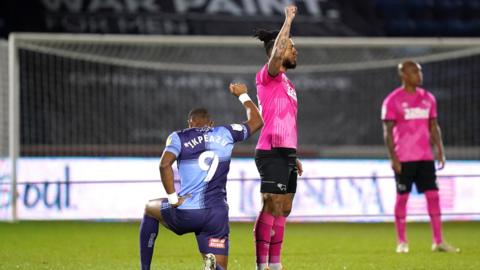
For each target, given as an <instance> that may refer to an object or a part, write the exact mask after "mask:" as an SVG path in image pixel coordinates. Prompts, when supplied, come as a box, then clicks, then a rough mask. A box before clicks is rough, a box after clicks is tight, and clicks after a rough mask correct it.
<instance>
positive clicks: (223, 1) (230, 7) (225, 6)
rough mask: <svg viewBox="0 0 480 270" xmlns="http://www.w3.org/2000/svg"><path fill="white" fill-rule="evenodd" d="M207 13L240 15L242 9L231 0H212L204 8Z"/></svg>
mask: <svg viewBox="0 0 480 270" xmlns="http://www.w3.org/2000/svg"><path fill="white" fill-rule="evenodd" d="M205 11H206V12H207V13H210V14H212V13H213V14H215V13H226V12H228V13H231V14H233V15H237V16H240V15H242V13H243V12H242V9H241V8H240V7H239V6H238V5H237V4H235V2H234V1H231V0H212V1H211V3H210V5H208V7H207V9H206V10H205Z"/></svg>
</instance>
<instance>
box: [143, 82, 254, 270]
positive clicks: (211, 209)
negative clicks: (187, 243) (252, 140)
mask: <svg viewBox="0 0 480 270" xmlns="http://www.w3.org/2000/svg"><path fill="white" fill-rule="evenodd" d="M230 92H231V93H232V94H233V95H235V96H237V97H238V98H239V100H240V101H241V102H242V103H243V106H244V107H245V110H246V112H247V118H248V120H247V121H246V122H245V123H243V124H232V125H226V126H215V127H214V126H213V121H211V119H210V116H209V115H208V112H207V110H205V109H195V110H192V111H191V112H190V114H189V116H188V126H189V128H188V129H184V130H182V131H176V132H173V133H172V134H171V135H170V136H169V137H168V139H167V143H166V147H165V150H164V152H163V155H162V158H161V161H160V176H161V180H162V183H163V186H164V188H165V191H166V192H167V194H168V199H156V200H151V201H149V202H148V204H147V205H146V207H145V214H144V217H143V220H142V223H141V226H140V257H141V265H142V270H147V269H150V264H151V261H152V255H153V247H154V244H155V239H156V237H157V233H158V224H159V223H161V224H162V225H163V226H165V227H166V228H167V229H169V230H171V231H173V232H175V233H176V234H178V235H182V234H185V233H195V235H196V238H197V244H198V248H199V250H200V253H201V254H202V256H203V257H204V269H205V270H207V269H227V262H228V249H229V238H228V236H229V224H228V205H227V200H226V196H227V194H226V182H227V174H228V171H229V167H230V158H231V153H232V149H233V146H234V144H235V143H236V142H239V141H243V140H246V139H247V138H248V137H249V136H250V135H251V134H253V133H255V132H256V131H257V130H259V129H260V128H261V127H262V126H263V120H262V117H261V115H260V112H259V111H258V108H257V107H256V106H255V104H254V103H253V102H252V101H251V100H250V98H249V97H248V94H247V87H246V86H245V85H243V84H231V85H230ZM175 161H177V166H178V171H179V175H180V182H181V190H180V191H179V192H178V195H177V193H176V192H175V187H174V181H173V169H172V165H173V163H174V162H175Z"/></svg>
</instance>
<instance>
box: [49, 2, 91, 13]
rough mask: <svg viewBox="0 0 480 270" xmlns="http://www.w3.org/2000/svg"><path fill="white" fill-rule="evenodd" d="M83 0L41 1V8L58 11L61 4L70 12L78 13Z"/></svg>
mask: <svg viewBox="0 0 480 270" xmlns="http://www.w3.org/2000/svg"><path fill="white" fill-rule="evenodd" d="M83 2H84V0H42V3H43V6H44V7H45V8H46V9H47V10H49V11H55V12H57V11H60V10H61V9H62V4H65V6H66V8H67V10H68V11H70V12H80V11H81V10H82V7H83Z"/></svg>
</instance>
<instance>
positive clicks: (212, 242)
mask: <svg viewBox="0 0 480 270" xmlns="http://www.w3.org/2000/svg"><path fill="white" fill-rule="evenodd" d="M225 241H226V240H225V239H220V238H209V239H208V247H211V248H225Z"/></svg>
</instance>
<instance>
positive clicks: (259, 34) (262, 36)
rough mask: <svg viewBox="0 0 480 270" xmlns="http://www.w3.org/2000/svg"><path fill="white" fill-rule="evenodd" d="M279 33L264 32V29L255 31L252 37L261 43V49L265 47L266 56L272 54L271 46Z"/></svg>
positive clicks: (273, 31) (272, 31)
mask: <svg viewBox="0 0 480 270" xmlns="http://www.w3.org/2000/svg"><path fill="white" fill-rule="evenodd" d="M278 33H279V31H277V30H270V31H269V30H265V29H255V33H254V34H253V36H254V37H256V38H258V39H259V40H260V41H262V42H263V47H265V52H266V53H267V55H268V56H270V53H271V52H272V49H273V45H274V44H275V39H276V38H277V36H278Z"/></svg>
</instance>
